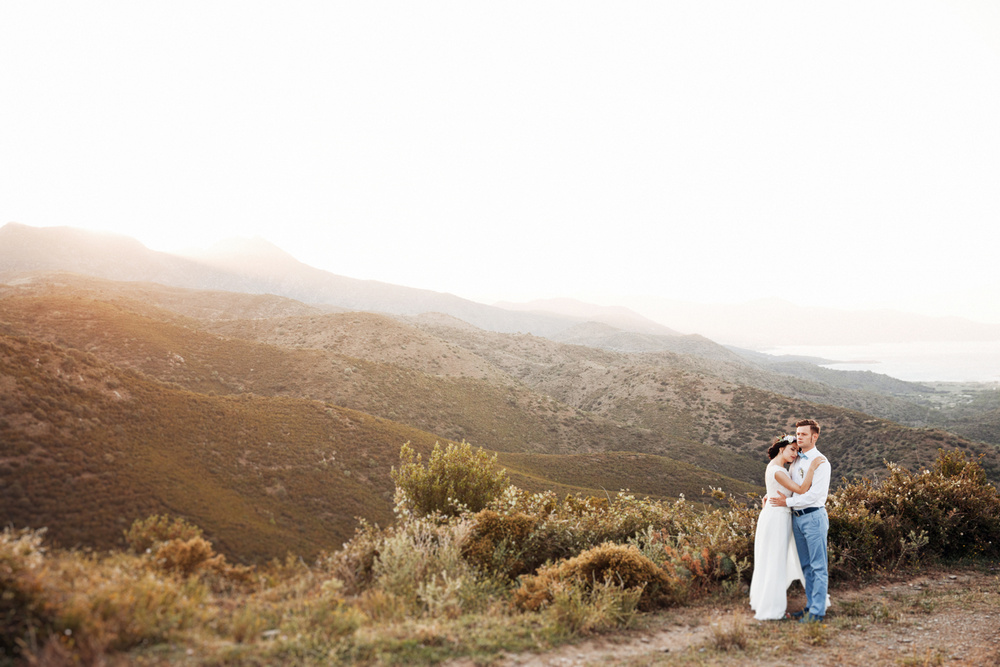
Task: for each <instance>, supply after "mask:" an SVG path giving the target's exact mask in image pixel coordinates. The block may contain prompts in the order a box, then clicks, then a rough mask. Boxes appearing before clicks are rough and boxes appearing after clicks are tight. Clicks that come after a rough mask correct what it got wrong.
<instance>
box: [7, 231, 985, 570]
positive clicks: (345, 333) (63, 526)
mask: <svg viewBox="0 0 1000 667" xmlns="http://www.w3.org/2000/svg"><path fill="white" fill-rule="evenodd" d="M289 293H295V294H298V295H299V297H300V298H296V297H292V296H289ZM362 303H363V304H364V307H359V306H357V305H353V306H352V304H362ZM539 306H540V308H539V309H538V310H534V311H525V312H513V311H511V310H509V309H506V308H501V307H497V306H486V305H483V304H476V303H473V302H469V301H465V300H462V299H459V298H458V297H454V296H450V295H442V294H438V293H435V292H428V291H422V290H414V289H412V288H405V287H396V286H392V285H386V284H382V283H373V282H371V281H357V280H352V279H349V278H343V277H338V276H332V275H331V274H327V273H325V272H322V271H318V270H316V269H313V268H311V267H307V266H305V265H302V264H300V263H298V262H297V261H296V260H294V258H291V257H290V256H288V255H286V254H284V253H282V252H281V251H279V250H277V249H275V248H273V246H269V245H267V244H263V243H261V242H252V243H249V244H247V243H242V244H239V245H237V246H230V247H229V248H228V250H226V251H225V252H222V251H220V249H217V250H216V252H214V253H213V254H212V256H211V257H210V258H206V257H202V258H195V257H183V258H182V257H176V256H172V255H166V254H164V253H155V252H153V251H150V250H148V249H146V248H145V247H143V246H142V245H141V244H138V243H137V242H135V241H132V240H130V239H124V238H121V237H109V236H101V235H94V234H91V233H88V232H81V231H80V230H74V229H70V228H60V229H42V230H40V229H34V228H30V227H26V226H23V225H6V226H5V227H3V228H0V443H2V451H0V479H2V480H3V482H2V483H0V520H2V521H4V522H5V523H8V524H13V525H15V526H33V527H40V526H43V525H44V526H46V527H48V528H49V531H50V535H51V536H52V537H53V538H54V539H55V540H56V541H57V542H58V543H61V544H67V545H81V546H93V547H107V546H113V545H115V544H117V543H119V542H120V540H121V531H122V529H123V528H125V527H127V523H128V522H130V521H131V520H133V519H136V518H142V517H144V516H147V515H149V514H151V513H158V512H169V513H173V514H179V515H182V516H185V517H187V518H189V519H191V520H193V521H194V522H196V523H198V525H201V526H203V527H204V528H205V529H206V532H208V533H209V535H210V536H212V537H213V540H214V541H216V542H217V543H218V544H220V545H221V548H222V549H223V550H224V551H225V552H226V553H227V554H229V555H230V556H232V557H233V558H236V559H239V560H244V561H253V560H260V559H265V558H271V557H275V556H282V555H283V554H284V551H285V550H292V551H294V552H296V553H299V554H303V555H315V554H316V553H318V552H320V551H322V550H325V549H334V548H337V547H339V546H340V543H342V542H343V541H344V540H345V539H347V538H349V537H350V535H351V533H352V531H353V529H354V527H355V526H356V525H357V519H358V518H359V517H360V518H364V519H366V520H368V521H372V522H383V523H384V522H387V521H391V519H392V512H391V509H392V491H393V484H392V480H391V475H390V472H391V469H392V467H393V466H394V465H396V464H397V463H398V459H397V457H398V452H399V449H400V447H401V446H402V444H403V443H404V442H411V443H412V446H413V447H414V448H415V449H416V450H417V451H419V452H422V453H424V455H427V454H428V453H429V452H430V449H431V448H432V446H433V445H434V443H435V442H442V443H443V442H450V441H456V442H457V441H461V440H467V441H469V442H471V443H473V444H474V445H476V446H481V447H484V448H486V449H487V450H490V451H492V452H496V453H497V456H498V460H499V461H500V463H501V464H502V465H503V466H504V467H506V468H507V469H508V471H509V473H510V475H511V479H512V481H513V482H514V483H515V484H517V485H518V486H521V487H523V488H526V489H529V490H539V491H540V490H545V489H551V490H555V491H557V492H558V493H562V494H564V493H570V492H574V493H582V494H585V495H597V496H601V495H604V494H606V493H609V492H613V491H617V490H619V489H624V488H628V489H630V490H631V491H632V492H634V493H639V494H644V495H651V496H654V497H660V498H672V497H677V496H678V495H680V494H684V495H685V496H686V497H688V498H690V499H692V500H696V501H702V502H709V503H710V502H714V501H713V500H712V499H711V498H710V497H707V496H701V491H702V490H707V489H708V488H709V487H721V488H723V489H724V490H725V491H726V492H728V493H732V494H735V495H737V496H739V497H745V494H747V493H751V492H759V491H761V490H762V488H761V478H762V474H763V467H764V464H765V463H766V457H764V456H763V452H764V450H766V447H767V444H768V443H769V442H770V440H771V439H772V438H773V437H775V436H776V435H779V434H781V433H783V432H787V431H788V430H789V428H790V425H791V424H792V423H793V422H794V420H795V419H797V418H802V417H805V416H809V417H814V418H816V419H818V420H820V422H821V423H822V424H823V425H824V432H823V436H822V438H821V449H822V451H823V452H824V453H825V454H827V455H828V456H830V458H831V460H832V461H834V462H835V471H834V472H835V478H838V479H839V478H841V477H845V478H848V479H853V478H857V477H860V476H869V477H871V476H878V475H880V474H884V471H885V468H884V462H885V461H893V462H897V463H899V464H901V465H905V466H907V467H910V468H911V469H912V468H917V467H919V466H925V465H929V464H930V463H931V462H932V461H933V460H934V459H935V457H936V454H937V450H938V448H947V449H960V450H963V451H965V452H967V453H968V454H969V455H971V456H975V457H982V464H983V467H984V469H985V470H986V471H987V474H988V475H989V476H990V478H991V479H993V480H994V481H996V480H998V479H1000V455H998V452H997V447H998V446H1000V401H998V398H997V396H996V394H997V393H998V392H996V391H990V390H989V389H986V388H982V387H974V386H969V387H965V386H962V387H952V386H945V385H923V384H914V383H907V382H902V381H899V380H895V379H893V378H889V377H887V376H883V375H877V374H874V373H848V372H839V371H832V370H829V369H826V368H821V367H819V366H817V365H815V364H814V363H810V361H809V360H802V359H776V358H773V357H768V356H766V355H755V354H753V353H750V352H746V351H745V350H734V349H731V348H727V347H724V346H722V345H718V344H716V343H715V342H713V341H712V340H710V339H709V338H706V337H704V336H701V335H697V334H693V335H680V334H678V333H677V332H676V331H674V330H672V329H669V328H667V327H664V326H662V325H660V324H657V323H656V322H651V321H648V320H645V319H644V318H641V317H640V316H638V315H635V314H634V313H631V312H629V311H627V310H624V309H592V308H590V307H588V306H583V305H580V304H575V303H567V302H558V303H547V304H539ZM567 311H568V312H567Z"/></svg>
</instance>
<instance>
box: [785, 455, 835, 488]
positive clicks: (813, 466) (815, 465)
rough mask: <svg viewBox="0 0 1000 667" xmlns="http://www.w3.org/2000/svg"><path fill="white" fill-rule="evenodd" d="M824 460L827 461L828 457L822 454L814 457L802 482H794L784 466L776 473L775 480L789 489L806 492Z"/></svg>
mask: <svg viewBox="0 0 1000 667" xmlns="http://www.w3.org/2000/svg"><path fill="white" fill-rule="evenodd" d="M824 461H826V459H825V458H823V457H822V456H817V457H816V458H815V459H813V462H812V463H810V464H809V470H808V471H806V476H805V479H803V480H802V483H801V484H796V483H795V482H793V481H792V478H791V477H790V476H789V475H788V473H787V472H786V471H785V469H784V468H782V469H780V470H778V472H776V473H775V474H774V480H775V481H776V482H777V483H778V484H781V485H782V486H783V487H785V488H786V489H788V490H789V491H794V492H795V493H805V492H806V491H808V490H809V487H811V486H812V483H813V473H814V472H816V468H818V467H819V466H820V464H821V463H823V462H824Z"/></svg>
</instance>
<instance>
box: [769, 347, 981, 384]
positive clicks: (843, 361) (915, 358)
mask: <svg viewBox="0 0 1000 667" xmlns="http://www.w3.org/2000/svg"><path fill="white" fill-rule="evenodd" d="M761 352H764V353H766V354H770V355H775V356H781V355H793V356H799V357H819V358H821V359H822V363H821V364H820V365H822V366H823V367H825V368H830V369H833V370H840V371H871V372H873V373H881V374H883V375H889V376H891V377H894V378H897V379H900V380H906V381H909V382H1000V341H973V342H968V341H966V342H955V341H941V342H922V343H877V344H869V345H785V346H780V347H774V348H768V349H765V350H761Z"/></svg>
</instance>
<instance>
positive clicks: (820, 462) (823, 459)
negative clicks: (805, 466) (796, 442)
mask: <svg viewBox="0 0 1000 667" xmlns="http://www.w3.org/2000/svg"><path fill="white" fill-rule="evenodd" d="M824 463H826V457H825V456H817V457H816V458H814V459H813V461H812V463H810V464H809V468H810V469H811V470H815V469H816V468H818V467H820V466H821V465H823V464H824Z"/></svg>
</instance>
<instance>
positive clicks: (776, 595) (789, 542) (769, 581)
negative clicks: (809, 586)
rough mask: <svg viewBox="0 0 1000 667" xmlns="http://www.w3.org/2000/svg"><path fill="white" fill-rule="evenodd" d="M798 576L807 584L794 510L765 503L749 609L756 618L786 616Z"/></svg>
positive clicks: (762, 511) (755, 554)
mask: <svg viewBox="0 0 1000 667" xmlns="http://www.w3.org/2000/svg"><path fill="white" fill-rule="evenodd" d="M796 579H798V580H799V581H801V582H802V584H803V586H805V577H804V576H803V574H802V565H801V564H800V563H799V554H798V551H797V550H796V548H795V539H794V538H793V537H792V513H791V512H790V511H789V509H788V508H787V507H772V506H771V505H768V506H766V507H765V508H764V509H762V510H761V513H760V516H759V517H758V518H757V533H756V535H755V536H754V546H753V577H752V579H751V580H750V608H751V609H753V610H754V612H756V613H755V614H754V618H756V619H758V620H761V621H767V620H776V619H780V618H784V617H785V609H786V607H787V604H788V587H789V586H790V585H791V583H792V582H793V581H795V580H796Z"/></svg>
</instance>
